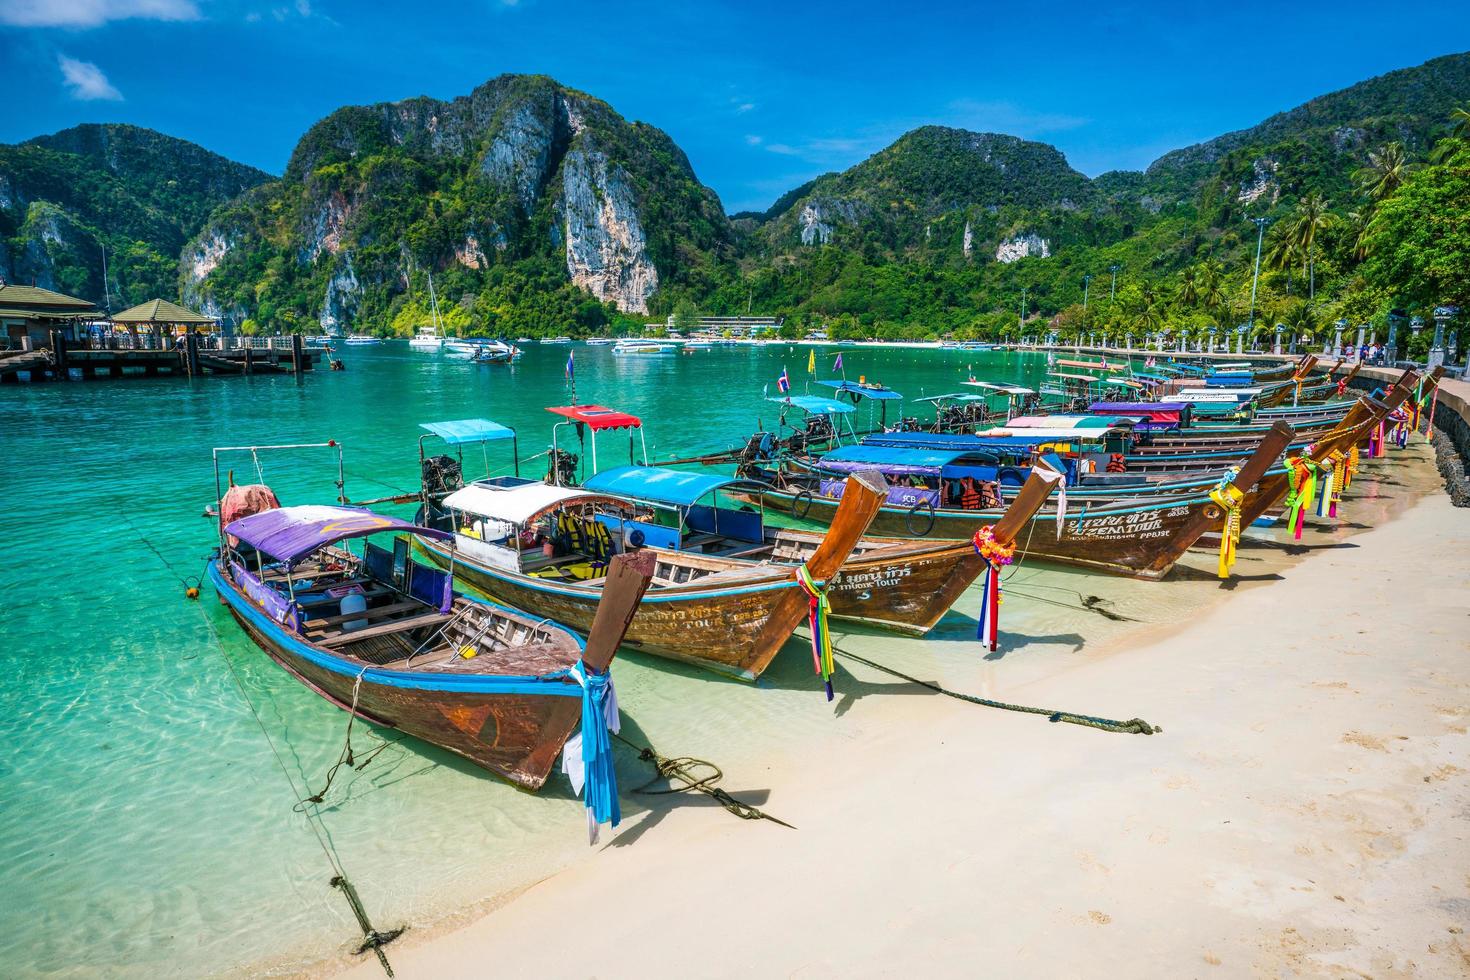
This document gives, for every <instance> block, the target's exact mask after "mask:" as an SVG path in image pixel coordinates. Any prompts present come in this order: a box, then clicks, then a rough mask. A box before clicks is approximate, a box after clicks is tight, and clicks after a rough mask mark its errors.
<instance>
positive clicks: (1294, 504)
mask: <svg viewBox="0 0 1470 980" xmlns="http://www.w3.org/2000/svg"><path fill="white" fill-rule="evenodd" d="M1286 478H1287V480H1288V481H1289V482H1290V484H1291V491H1290V492H1289V493H1288V494H1287V495H1286V516H1287V527H1289V528H1291V529H1292V532H1293V536H1294V537H1295V538H1296V540H1298V541H1300V540H1301V537H1302V526H1303V525H1304V524H1305V523H1306V518H1307V509H1308V508H1309V507H1311V506H1312V499H1313V498H1314V497H1315V496H1316V494H1317V464H1316V462H1314V461H1313V460H1311V459H1309V458H1308V457H1306V456H1305V455H1303V456H1298V457H1296V458H1295V459H1293V460H1291V461H1290V462H1289V463H1288V465H1287V469H1286Z"/></svg>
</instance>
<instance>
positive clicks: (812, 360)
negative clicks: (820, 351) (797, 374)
mask: <svg viewBox="0 0 1470 980" xmlns="http://www.w3.org/2000/svg"><path fill="white" fill-rule="evenodd" d="M806 369H807V371H808V373H810V374H811V376H812V377H814V378H815V377H816V376H817V351H816V349H815V348H813V349H812V352H811V353H810V354H808V355H807V359H806Z"/></svg>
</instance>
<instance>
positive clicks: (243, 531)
mask: <svg viewBox="0 0 1470 980" xmlns="http://www.w3.org/2000/svg"><path fill="white" fill-rule="evenodd" d="M385 531H407V532H409V533H410V534H418V535H422V536H424V537H429V538H440V539H445V540H447V539H450V538H453V537H454V535H453V534H450V533H449V532H447V531H436V530H435V529H433V528H430V527H418V526H416V525H414V524H410V523H409V522H408V521H403V520H399V519H398V518H396V517H388V516H387V515H385V514H374V513H373V512H372V511H370V510H363V509H362V508H358V507H334V506H314V505H310V504H308V505H302V506H296V507H277V508H275V509H274V510H263V511H260V512H259V513H257V514H251V515H250V516H249V517H242V518H240V519H239V520H238V521H231V522H230V523H229V524H228V525H226V526H225V533H226V534H229V535H232V536H234V537H236V538H239V539H240V540H241V541H243V542H245V543H246V544H248V545H250V546H252V547H254V548H255V549H256V550H257V551H261V552H264V553H265V554H267V555H270V556H271V557H272V558H276V559H279V560H280V561H283V562H285V563H286V564H287V565H294V564H296V563H297V562H298V561H300V560H301V559H302V558H305V557H306V556H307V555H309V554H311V553H312V552H314V551H316V550H317V549H319V548H325V547H326V546H327V545H329V544H336V543H337V542H338V541H345V540H347V539H348V538H365V537H368V536H369V535H373V534H381V533H383V532H385Z"/></svg>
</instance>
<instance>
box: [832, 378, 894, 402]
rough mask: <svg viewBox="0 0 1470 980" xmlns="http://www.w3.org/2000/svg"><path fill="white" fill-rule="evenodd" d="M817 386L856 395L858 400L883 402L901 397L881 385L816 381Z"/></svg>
mask: <svg viewBox="0 0 1470 980" xmlns="http://www.w3.org/2000/svg"><path fill="white" fill-rule="evenodd" d="M817 384H820V385H825V386H827V387H828V388H836V389H837V390H838V391H844V392H847V393H848V394H849V395H857V396H858V397H859V398H874V399H877V400H879V401H883V400H884V399H888V398H902V397H903V396H902V395H900V394H899V393H898V392H896V391H894V390H893V389H892V388H885V387H883V386H882V385H865V384H859V383H858V382H856V381H818V382H817Z"/></svg>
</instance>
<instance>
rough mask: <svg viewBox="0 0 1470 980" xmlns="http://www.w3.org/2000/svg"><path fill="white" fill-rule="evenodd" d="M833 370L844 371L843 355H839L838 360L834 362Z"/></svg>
mask: <svg viewBox="0 0 1470 980" xmlns="http://www.w3.org/2000/svg"><path fill="white" fill-rule="evenodd" d="M832 370H834V371H841V370H842V355H841V354H838V355H837V360H835V361H833V362H832Z"/></svg>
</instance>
